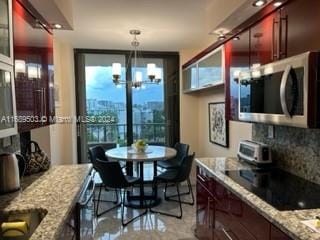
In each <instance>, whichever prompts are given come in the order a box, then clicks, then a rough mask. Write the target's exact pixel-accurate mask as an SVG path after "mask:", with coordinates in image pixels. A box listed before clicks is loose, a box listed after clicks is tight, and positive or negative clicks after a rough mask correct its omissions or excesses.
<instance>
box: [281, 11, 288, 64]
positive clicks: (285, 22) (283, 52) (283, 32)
mask: <svg viewBox="0 0 320 240" xmlns="http://www.w3.org/2000/svg"><path fill="white" fill-rule="evenodd" d="M283 25H284V28H283ZM279 28H280V37H279V39H280V40H279V46H280V48H279V54H280V58H283V57H286V56H287V47H288V45H287V43H288V16H285V17H281V18H280V26H279ZM283 29H284V30H283ZM283 36H284V49H283V48H282V47H283V46H282V43H283V41H282V40H283Z"/></svg>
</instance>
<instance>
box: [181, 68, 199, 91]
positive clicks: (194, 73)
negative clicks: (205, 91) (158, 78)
mask: <svg viewBox="0 0 320 240" xmlns="http://www.w3.org/2000/svg"><path fill="white" fill-rule="evenodd" d="M182 77H183V84H182V87H183V91H184V92H187V91H192V90H195V89H197V87H198V68H197V64H192V65H191V66H189V67H187V68H186V69H184V70H183V72H182Z"/></svg>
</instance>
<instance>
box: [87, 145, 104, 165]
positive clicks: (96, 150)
mask: <svg viewBox="0 0 320 240" xmlns="http://www.w3.org/2000/svg"><path fill="white" fill-rule="evenodd" d="M89 158H90V161H91V163H92V165H93V168H94V169H96V160H97V159H98V158H99V159H100V160H101V161H108V158H107V156H106V154H105V151H104V149H103V147H101V146H99V145H97V146H94V147H91V148H89Z"/></svg>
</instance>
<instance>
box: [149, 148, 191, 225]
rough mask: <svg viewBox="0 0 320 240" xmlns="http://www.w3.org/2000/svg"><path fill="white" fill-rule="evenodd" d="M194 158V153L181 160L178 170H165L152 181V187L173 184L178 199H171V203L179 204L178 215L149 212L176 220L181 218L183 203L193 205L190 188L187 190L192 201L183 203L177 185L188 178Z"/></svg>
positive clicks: (152, 210)
mask: <svg viewBox="0 0 320 240" xmlns="http://www.w3.org/2000/svg"><path fill="white" fill-rule="evenodd" d="M194 156H195V153H193V154H192V155H189V156H185V157H184V158H183V159H182V162H181V164H180V166H179V167H178V168H174V169H168V170H166V171H165V172H163V173H161V174H160V175H158V176H156V177H154V181H153V186H156V185H158V184H160V183H164V184H165V186H167V185H168V184H174V185H175V186H176V189H177V195H176V196H177V197H178V199H171V201H176V202H178V203H179V208H180V214H179V215H174V214H171V213H168V212H162V211H158V210H154V209H151V208H150V209H149V210H150V212H153V213H159V214H163V215H166V216H170V217H176V218H179V219H181V218H182V204H183V203H185V204H190V205H193V204H194V195H193V191H192V188H189V189H190V192H191V196H192V201H191V202H185V201H182V200H181V193H180V187H179V185H180V184H181V183H182V182H184V181H186V180H187V179H188V178H189V177H190V172H191V168H192V163H193V160H194ZM166 190H167V189H166V187H165V192H164V197H166ZM153 194H155V192H153ZM171 197H173V196H171Z"/></svg>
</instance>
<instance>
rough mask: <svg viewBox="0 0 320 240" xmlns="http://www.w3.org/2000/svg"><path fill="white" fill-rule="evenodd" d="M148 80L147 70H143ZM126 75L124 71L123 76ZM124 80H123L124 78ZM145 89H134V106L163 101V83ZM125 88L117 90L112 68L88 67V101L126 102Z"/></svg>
mask: <svg viewBox="0 0 320 240" xmlns="http://www.w3.org/2000/svg"><path fill="white" fill-rule="evenodd" d="M141 70H142V72H143V75H144V78H146V70H145V68H144V69H141ZM124 75H125V72H124V70H123V71H122V76H124ZM122 79H123V78H122ZM145 86H146V88H145V89H140V90H136V89H133V104H143V103H145V102H148V101H149V102H150V101H163V100H164V95H163V82H161V84H160V85H156V84H147V85H145ZM124 87H125V86H124V85H122V88H117V87H116V86H115V85H114V83H113V82H112V73H111V67H100V66H95V67H92V66H90V67H86V95H87V99H97V100H109V101H113V102H125V99H126V97H125V90H124V89H125V88H124Z"/></svg>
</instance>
